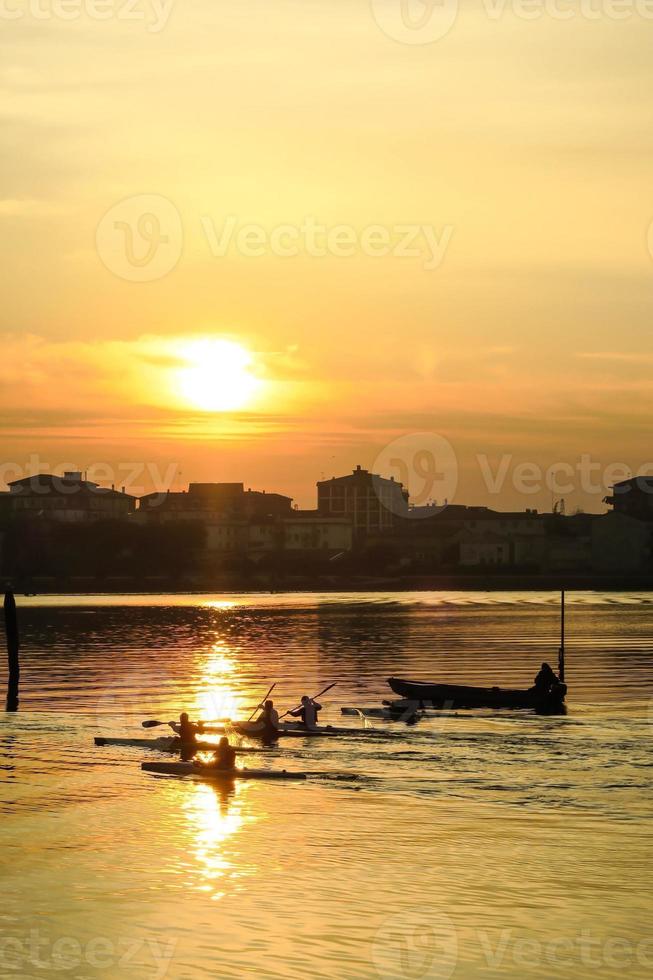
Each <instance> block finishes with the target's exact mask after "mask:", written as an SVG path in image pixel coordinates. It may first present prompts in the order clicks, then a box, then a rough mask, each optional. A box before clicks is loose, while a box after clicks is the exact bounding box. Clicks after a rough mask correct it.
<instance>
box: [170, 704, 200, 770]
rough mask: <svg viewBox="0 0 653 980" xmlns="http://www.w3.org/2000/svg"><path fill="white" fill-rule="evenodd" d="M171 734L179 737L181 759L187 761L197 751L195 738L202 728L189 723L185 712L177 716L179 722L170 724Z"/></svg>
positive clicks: (194, 723)
mask: <svg viewBox="0 0 653 980" xmlns="http://www.w3.org/2000/svg"><path fill="white" fill-rule="evenodd" d="M170 727H171V728H172V730H173V732H176V733H177V735H178V736H179V741H180V743H181V744H180V746H179V747H180V750H181V756H182V759H189V758H191V756H193V755H194V754H195V752H196V751H197V736H198V734H199V733H200V732H201V730H202V726H201V725H199V724H197V723H196V722H194V721H191V720H190V718H189V717H188V713H187V712H186V711H182V713H181V714H180V715H179V722H178V723H177V722H175V723H174V724H171V725H170Z"/></svg>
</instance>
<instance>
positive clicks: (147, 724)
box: [141, 721, 168, 728]
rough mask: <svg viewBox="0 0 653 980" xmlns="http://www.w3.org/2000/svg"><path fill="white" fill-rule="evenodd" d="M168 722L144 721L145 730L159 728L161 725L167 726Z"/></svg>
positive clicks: (142, 723)
mask: <svg viewBox="0 0 653 980" xmlns="http://www.w3.org/2000/svg"><path fill="white" fill-rule="evenodd" d="M167 724H168V722H167V721H142V722H141V725H142V726H143V728H158V727H159V725H167Z"/></svg>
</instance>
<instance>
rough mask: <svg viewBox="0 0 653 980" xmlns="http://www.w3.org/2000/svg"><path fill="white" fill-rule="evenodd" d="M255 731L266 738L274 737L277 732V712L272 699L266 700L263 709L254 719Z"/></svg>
mask: <svg viewBox="0 0 653 980" xmlns="http://www.w3.org/2000/svg"><path fill="white" fill-rule="evenodd" d="M255 725H256V727H257V731H259V732H261V733H262V734H263V735H265V736H266V737H267V738H276V737H277V735H278V734H279V712H278V711H277V709H276V708H275V706H274V701H270V700H268V701H266V702H265V704H264V705H263V710H262V711H261V713H260V715H259V716H258V718H257V719H256V721H255Z"/></svg>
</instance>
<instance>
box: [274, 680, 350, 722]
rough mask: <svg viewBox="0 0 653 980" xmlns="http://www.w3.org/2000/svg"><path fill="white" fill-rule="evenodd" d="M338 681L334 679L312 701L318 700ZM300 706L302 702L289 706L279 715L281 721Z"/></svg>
mask: <svg viewBox="0 0 653 980" xmlns="http://www.w3.org/2000/svg"><path fill="white" fill-rule="evenodd" d="M337 683H338V681H334V682H333V684H329V686H328V687H325V688H324V690H323V691H320V693H319V694H316V695H315V697H312V698H311V701H317V699H318V698H320V697H322V695H323V694H326V692H327V691H330V690H331V688H332V687H335V686H336V684H337ZM298 708H301V704H298V705H297V706H296V707H295V708H288V710H287V711H284V713H283V714H282V715H281V716H280V717H279V721H281V719H282V718H285V717H286V715H289V714H290V712H291V711H297V709H298Z"/></svg>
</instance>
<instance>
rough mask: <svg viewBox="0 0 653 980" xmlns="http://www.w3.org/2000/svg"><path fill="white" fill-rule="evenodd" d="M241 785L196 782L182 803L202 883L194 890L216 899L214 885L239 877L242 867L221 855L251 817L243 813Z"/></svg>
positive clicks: (222, 894)
mask: <svg viewBox="0 0 653 980" xmlns="http://www.w3.org/2000/svg"><path fill="white" fill-rule="evenodd" d="M243 790H244V787H243V786H241V785H235V784H234V783H229V784H222V785H217V784H208V783H196V784H194V785H193V792H192V794H190V795H189V796H188V797H187V798H186V800H185V802H184V803H183V804H182V806H183V810H184V814H185V816H186V818H187V820H188V823H189V825H190V829H191V833H192V838H193V843H194V849H193V853H194V855H195V857H196V858H197V861H198V864H199V866H200V877H201V878H202V883H201V884H200V885H198V891H204V892H211V893H212V894H211V898H212V899H213V900H214V901H218V900H219V899H221V898H222V897H223V896H224V892H223V891H221V890H220V888H219V887H218V885H219V883H220V882H222V881H223V879H224V878H226V877H231V878H235V877H240V876H241V875H242V874H244V873H245V869H244V868H241V869H240V870H236V867H237V866H236V864H234V863H233V862H232V861H229V860H228V859H227V857H226V856H225V843H226V842H227V841H228V840H229V839H230V838H232V837H233V836H234V835H235V834H236V833H237V832H238V831H239V830H240V828H241V827H242V826H243V825H244V823H245V822H246V820H247V822H249V821H252V820H253V819H254V818H253V817H247V818H245V817H244V816H243V812H242V811H243V806H242V800H239V799H238V797H239V796H241V795H242V792H243Z"/></svg>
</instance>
